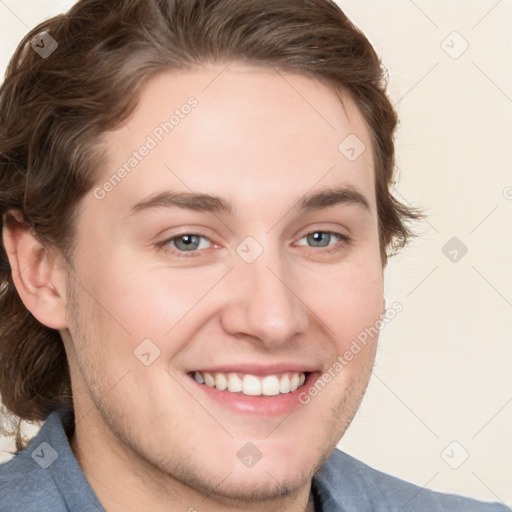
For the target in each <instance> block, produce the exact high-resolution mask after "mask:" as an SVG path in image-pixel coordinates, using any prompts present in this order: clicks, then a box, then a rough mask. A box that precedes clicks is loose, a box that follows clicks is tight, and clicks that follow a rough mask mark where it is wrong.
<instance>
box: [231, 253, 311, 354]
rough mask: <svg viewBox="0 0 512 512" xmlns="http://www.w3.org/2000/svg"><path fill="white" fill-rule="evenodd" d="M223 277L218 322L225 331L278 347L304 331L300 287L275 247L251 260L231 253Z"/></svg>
mask: <svg viewBox="0 0 512 512" xmlns="http://www.w3.org/2000/svg"><path fill="white" fill-rule="evenodd" d="M227 279H228V282H226V283H225V286H226V289H225V293H226V297H225V299H226V300H225V301H224V306H223V308H222V312H221V322H222V326H223V328H224V329H225V330H226V332H228V333H229V334H231V335H233V336H236V337H243V336H245V337H250V338H252V339H257V340H258V341H259V342H260V343H263V344H265V345H266V346H268V347H278V346H280V345H283V344H286V343H287V342H289V341H290V340H291V339H293V338H294V337H296V336H297V335H298V334H302V333H304V332H306V331H307V330H308V328H309V315H310V312H309V310H308V307H307V305H306V304H305V302H304V300H305V297H301V295H303V290H301V289H300V286H299V282H298V280H297V279H296V277H295V276H294V273H293V269H292V268H291V267H290V262H287V261H286V258H285V257H283V256H282V255H281V254H279V251H278V250H277V249H276V250H274V251H272V254H271V251H270V250H269V249H268V248H267V249H266V250H264V251H263V254H262V255H261V256H260V257H258V258H257V259H256V260H255V261H253V262H252V263H248V262H246V261H244V260H243V258H238V257H236V256H235V264H234V268H233V270H232V271H231V272H230V273H229V276H228V278H227Z"/></svg>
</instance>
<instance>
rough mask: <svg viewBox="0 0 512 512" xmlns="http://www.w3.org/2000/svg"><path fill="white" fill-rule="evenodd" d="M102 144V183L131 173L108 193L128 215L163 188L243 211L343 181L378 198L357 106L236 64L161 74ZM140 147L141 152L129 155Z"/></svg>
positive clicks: (301, 80)
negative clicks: (211, 197) (219, 199)
mask: <svg viewBox="0 0 512 512" xmlns="http://www.w3.org/2000/svg"><path fill="white" fill-rule="evenodd" d="M191 105H193V106H192V107H191ZM103 140H104V142H105V145H106V147H107V148H108V149H107V161H106V163H105V169H103V171H102V175H101V178H100V180H98V182H99V183H100V184H101V183H105V180H108V179H109V177H111V176H112V175H113V174H115V173H116V172H117V171H118V170H119V169H120V168H121V167H123V168H124V169H125V171H127V172H123V173H122V174H123V178H122V180H116V184H115V190H114V191H112V192H111V193H110V194H109V195H108V197H107V198H106V199H108V203H109V204H110V205H111V206H112V207H115V208H117V209H120V210H124V211H125V212H126V208H128V205H132V206H133V204H135V203H137V202H138V201H140V199H141V198H142V197H146V196H150V195H151V194H156V193H158V192H161V191H163V190H164V189H173V190H179V191H193V192H198V193H210V194H215V195H221V196H224V197H228V198H229V200H230V202H233V203H238V205H237V206H238V207H240V208H243V206H244V204H247V202H248V201H252V202H254V201H256V202H258V204H260V205H262V204H264V203H265V202H266V201H275V200H276V199H277V198H281V199H282V202H285V201H286V197H287V196H289V197H290V198H293V197H297V198H298V197H302V196H303V195H304V193H305V192H307V191H308V190H314V189H315V188H317V187H318V188H326V187H330V186H339V185H342V186H350V187H352V188H355V189H357V190H359V191H360V192H362V193H364V194H365V195H366V196H367V199H368V202H369V203H370V204H374V197H373V195H374V185H373V182H374V177H373V159H372V151H371V150H370V149H371V147H370V144H371V141H370V135H369V132H368V129H367V127H366V125H365V123H364V120H363V118H362V116H361V114H360V112H359V111H358V109H357V107H356V105H355V104H354V103H353V101H352V100H351V99H350V98H349V97H348V96H346V95H341V96H340V95H339V94H337V93H335V92H334V91H333V90H332V89H331V88H329V87H328V86H326V85H325V84H323V83H322V82H320V81H318V80H313V79H310V78H308V77H305V76H303V75H299V74H291V73H285V72H282V71H278V70H275V69H272V68H263V67H254V66H248V65H242V64H230V65H226V64H224V65H220V64H219V65H213V64H212V65H209V66H207V67H204V68H198V69H194V70H191V71H187V72H179V73H177V72H176V73H174V72H173V73H170V72H167V73H162V74H159V75H157V76H155V77H153V78H152V79H151V80H149V81H148V82H147V83H146V85H145V86H144V88H143V89H142V91H141V93H140V96H139V101H138V105H137V108H136V109H135V111H134V112H133V114H132V115H131V116H130V118H129V119H127V120H126V121H125V122H124V123H123V125H122V126H121V127H120V128H118V129H116V130H113V131H111V132H108V133H107V134H105V136H104V139H103ZM144 146H147V147H150V150H149V151H143V152H144V154H145V156H143V157H142V158H141V157H140V155H138V156H137V157H134V156H133V155H134V152H135V153H137V152H139V151H138V150H139V149H142V148H143V147H144ZM354 156H355V157H356V158H354ZM130 160H131V164H132V165H126V164H127V163H129V161H130Z"/></svg>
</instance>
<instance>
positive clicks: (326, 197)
mask: <svg viewBox="0 0 512 512" xmlns="http://www.w3.org/2000/svg"><path fill="white" fill-rule="evenodd" d="M343 204H354V205H358V206H361V207H362V208H363V209H364V210H366V211H367V212H371V207H370V203H369V202H368V200H367V199H366V197H365V196H364V195H363V194H361V193H360V192H358V191H357V190H356V189H354V188H353V187H351V186H349V187H331V188H328V189H324V190H320V191H318V192H315V193H314V194H306V195H305V196H303V197H301V198H300V199H299V200H298V201H297V202H296V204H295V206H294V207H293V208H292V209H293V210H298V211H314V210H321V209H324V208H329V207H332V206H336V205H343ZM172 207H177V208H184V209H188V210H194V211H200V212H211V213H218V214H225V215H234V207H233V205H232V204H231V203H230V202H229V201H227V200H226V199H224V198H222V197H219V196H214V195H210V194H204V193H194V192H173V191H164V192H160V193H158V194H156V195H153V196H151V197H149V198H146V199H142V200H141V201H139V202H138V203H137V204H135V205H134V206H133V207H132V209H131V210H130V213H129V214H128V215H129V216H131V215H134V214H136V213H138V212H142V211H148V210H153V209H157V208H172Z"/></svg>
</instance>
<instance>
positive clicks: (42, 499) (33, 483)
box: [0, 440, 67, 512]
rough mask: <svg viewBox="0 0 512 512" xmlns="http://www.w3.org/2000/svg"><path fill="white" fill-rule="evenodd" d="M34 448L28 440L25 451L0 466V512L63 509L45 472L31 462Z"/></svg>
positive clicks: (60, 498)
mask: <svg viewBox="0 0 512 512" xmlns="http://www.w3.org/2000/svg"><path fill="white" fill-rule="evenodd" d="M36 447H37V446H36V445H35V444H34V440H32V442H31V443H30V444H29V446H28V447H27V448H25V450H23V451H21V452H19V453H17V454H15V455H14V457H13V458H12V459H11V460H9V461H8V462H6V463H4V464H1V465H0V510H2V512H15V511H19V510H23V511H24V512H36V511H37V512H39V511H40V512H50V511H52V512H58V511H61V510H62V511H66V510H67V507H66V506H65V503H64V502H63V500H62V497H61V494H60V492H59V489H58V487H57V485H56V484H55V482H54V480H53V479H52V476H51V473H50V472H48V471H45V470H44V468H43V467H41V466H40V465H39V464H38V463H37V462H36V460H35V458H36V453H35V452H36ZM43 453H44V449H43ZM32 455H33V456H32Z"/></svg>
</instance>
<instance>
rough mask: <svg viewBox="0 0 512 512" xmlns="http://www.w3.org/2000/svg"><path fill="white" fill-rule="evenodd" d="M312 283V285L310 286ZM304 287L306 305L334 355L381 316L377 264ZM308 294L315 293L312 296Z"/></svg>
mask: <svg viewBox="0 0 512 512" xmlns="http://www.w3.org/2000/svg"><path fill="white" fill-rule="evenodd" d="M311 283H312V282H311ZM311 283H310V284H309V285H308V289H310V291H309V293H308V297H309V299H308V303H310V304H312V305H314V306H313V310H314V312H315V313H316V314H317V315H318V317H319V318H321V319H322V320H323V322H322V323H323V325H324V326H325V329H326V331H327V332H326V334H330V336H331V337H332V338H333V339H335V340H336V345H337V347H336V348H337V351H338V352H340V351H342V350H345V349H346V346H347V345H350V344H351V342H352V340H353V339H356V338H357V337H358V336H359V334H360V333H362V332H365V329H369V328H371V327H372V326H374V325H375V323H376V322H377V321H378V320H379V318H380V315H381V314H382V313H383V274H382V267H381V266H380V265H379V264H374V265H371V266H370V265H357V266H351V267H350V269H348V268H347V269H341V270H339V271H338V272H332V273H331V274H330V275H328V276H324V277H323V278H322V280H319V279H318V278H317V279H316V280H315V286H314V287H313V286H312V284H311ZM311 290H315V291H314V292H312V291H311Z"/></svg>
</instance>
